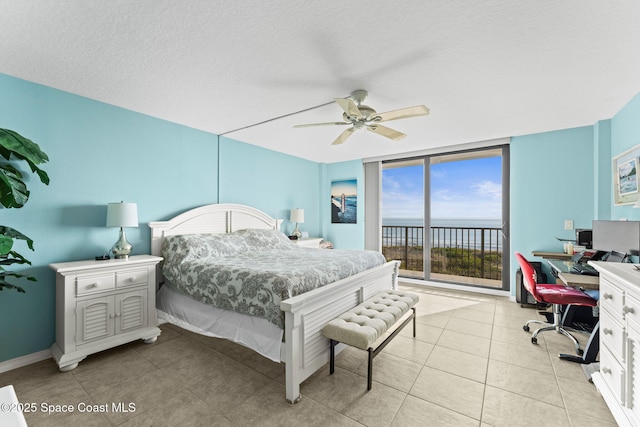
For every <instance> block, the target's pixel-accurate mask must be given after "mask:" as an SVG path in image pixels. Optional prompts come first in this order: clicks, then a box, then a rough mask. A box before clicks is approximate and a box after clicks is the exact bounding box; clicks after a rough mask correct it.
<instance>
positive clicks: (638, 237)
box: [592, 220, 640, 255]
mask: <svg viewBox="0 0 640 427" xmlns="http://www.w3.org/2000/svg"><path fill="white" fill-rule="evenodd" d="M592 236H593V249H597V250H601V251H607V252H611V251H618V252H623V253H627V254H633V255H637V254H638V251H639V250H640V221H605V220H594V221H593V222H592Z"/></svg>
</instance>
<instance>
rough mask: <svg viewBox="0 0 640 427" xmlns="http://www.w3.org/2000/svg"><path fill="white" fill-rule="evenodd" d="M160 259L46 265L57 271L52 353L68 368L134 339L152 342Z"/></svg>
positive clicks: (155, 330) (157, 332)
mask: <svg viewBox="0 0 640 427" xmlns="http://www.w3.org/2000/svg"><path fill="white" fill-rule="evenodd" d="M160 261H162V258H160V257H156V256H151V255H136V256H132V257H129V258H128V259H126V260H125V259H111V260H105V261H94V260H91V261H77V262H63V263H57V264H50V265H49V267H51V268H52V269H53V270H55V272H56V342H55V343H54V344H53V345H52V346H51V354H52V355H53V358H54V359H55V361H56V363H57V364H58V367H59V368H60V370H61V371H70V370H72V369H74V368H75V367H77V366H78V362H80V361H82V360H83V359H84V358H85V357H87V356H88V355H90V354H93V353H97V352H99V351H102V350H106V349H108V348H111V347H115V346H118V345H121V344H125V343H128V342H131V341H134V340H137V339H142V340H144V342H146V343H152V342H155V340H156V339H157V337H158V335H160V329H159V328H158V320H157V317H156V293H155V290H156V265H157V264H158V263H159V262H160Z"/></svg>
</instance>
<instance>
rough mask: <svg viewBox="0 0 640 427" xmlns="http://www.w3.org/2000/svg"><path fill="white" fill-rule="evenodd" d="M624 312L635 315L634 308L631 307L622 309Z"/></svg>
mask: <svg viewBox="0 0 640 427" xmlns="http://www.w3.org/2000/svg"><path fill="white" fill-rule="evenodd" d="M622 312H623V313H625V314H626V313H630V314H633V312H634V311H633V307H629V306H627V305H625V306H624V307H622Z"/></svg>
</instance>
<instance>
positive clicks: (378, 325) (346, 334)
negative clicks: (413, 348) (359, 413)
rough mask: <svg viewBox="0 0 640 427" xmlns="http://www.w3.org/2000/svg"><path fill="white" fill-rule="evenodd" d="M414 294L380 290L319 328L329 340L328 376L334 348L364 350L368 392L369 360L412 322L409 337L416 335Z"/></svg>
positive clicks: (368, 388)
mask: <svg viewBox="0 0 640 427" xmlns="http://www.w3.org/2000/svg"><path fill="white" fill-rule="evenodd" d="M418 300H419V298H418V296H417V295H415V294H412V293H409V292H402V291H392V290H389V291H383V292H379V293H377V294H376V295H374V296H373V297H371V298H369V299H367V300H366V301H363V302H362V303H361V304H359V305H357V306H355V307H354V308H352V309H351V310H349V311H347V312H345V313H342V314H341V315H340V316H338V317H336V318H335V319H333V320H332V321H330V322H329V323H327V324H326V325H325V326H324V328H323V329H322V335H324V336H325V337H327V338H329V342H330V345H331V353H330V354H331V356H330V357H331V359H330V362H329V373H330V374H333V372H334V370H335V347H336V345H337V344H339V343H343V344H347V345H350V346H352V347H356V348H359V349H361V350H366V351H367V352H368V353H369V369H368V372H367V390H371V382H372V379H371V377H372V374H373V358H374V357H376V356H377V355H378V353H380V352H381V351H382V349H384V348H385V347H386V346H387V344H388V343H389V342H390V341H391V340H392V339H393V338H394V337H395V336H396V335H397V334H398V333H400V331H401V330H402V328H404V327H405V326H406V325H407V324H408V323H409V322H410V321H411V320H413V336H414V337H415V336H416V309H415V307H414V305H415V304H416V303H417V302H418ZM409 310H411V311H412V313H411V315H410V316H409V317H407V318H406V319H405V320H404V321H403V322H402V324H401V325H400V326H398V327H397V328H396V329H395V330H394V331H393V332H392V333H391V334H390V335H389V336H388V337H386V338H385V339H384V341H382V342H381V343H380V344H379V345H377V346H376V347H375V348H373V345H374V343H376V341H378V340H379V339H380V338H381V337H382V336H383V335H384V334H385V333H386V332H387V330H389V328H391V327H392V326H394V325H395V324H396V323H397V322H398V321H399V320H400V319H401V318H402V317H403V316H404V315H405V314H406V313H407V312H408V311H409Z"/></svg>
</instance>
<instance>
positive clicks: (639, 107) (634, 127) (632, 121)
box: [609, 94, 640, 221]
mask: <svg viewBox="0 0 640 427" xmlns="http://www.w3.org/2000/svg"><path fill="white" fill-rule="evenodd" d="M639 124H640V94H638V95H636V96H635V97H634V98H633V99H632V100H631V101H630V102H629V103H628V104H627V105H626V106H625V107H624V108H623V109H622V110H621V111H620V112H619V113H618V114H616V115H615V117H614V118H613V119H611V153H610V157H609V158H610V159H611V157H614V156H617V155H618V154H621V153H623V152H625V151H627V150H628V149H630V148H632V147H635V146H636V145H640V125H639ZM609 162H610V164H609V177H611V176H612V172H611V160H609ZM611 182H612V181H611V179H610V180H609V186H610V187H611V186H612V184H611ZM610 191H611V192H613V187H611V189H610ZM612 200H613V197H612ZM611 205H613V202H611ZM620 218H626V219H628V220H634V221H638V220H640V209H634V208H633V205H621V206H613V207H612V210H611V218H610V219H620Z"/></svg>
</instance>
